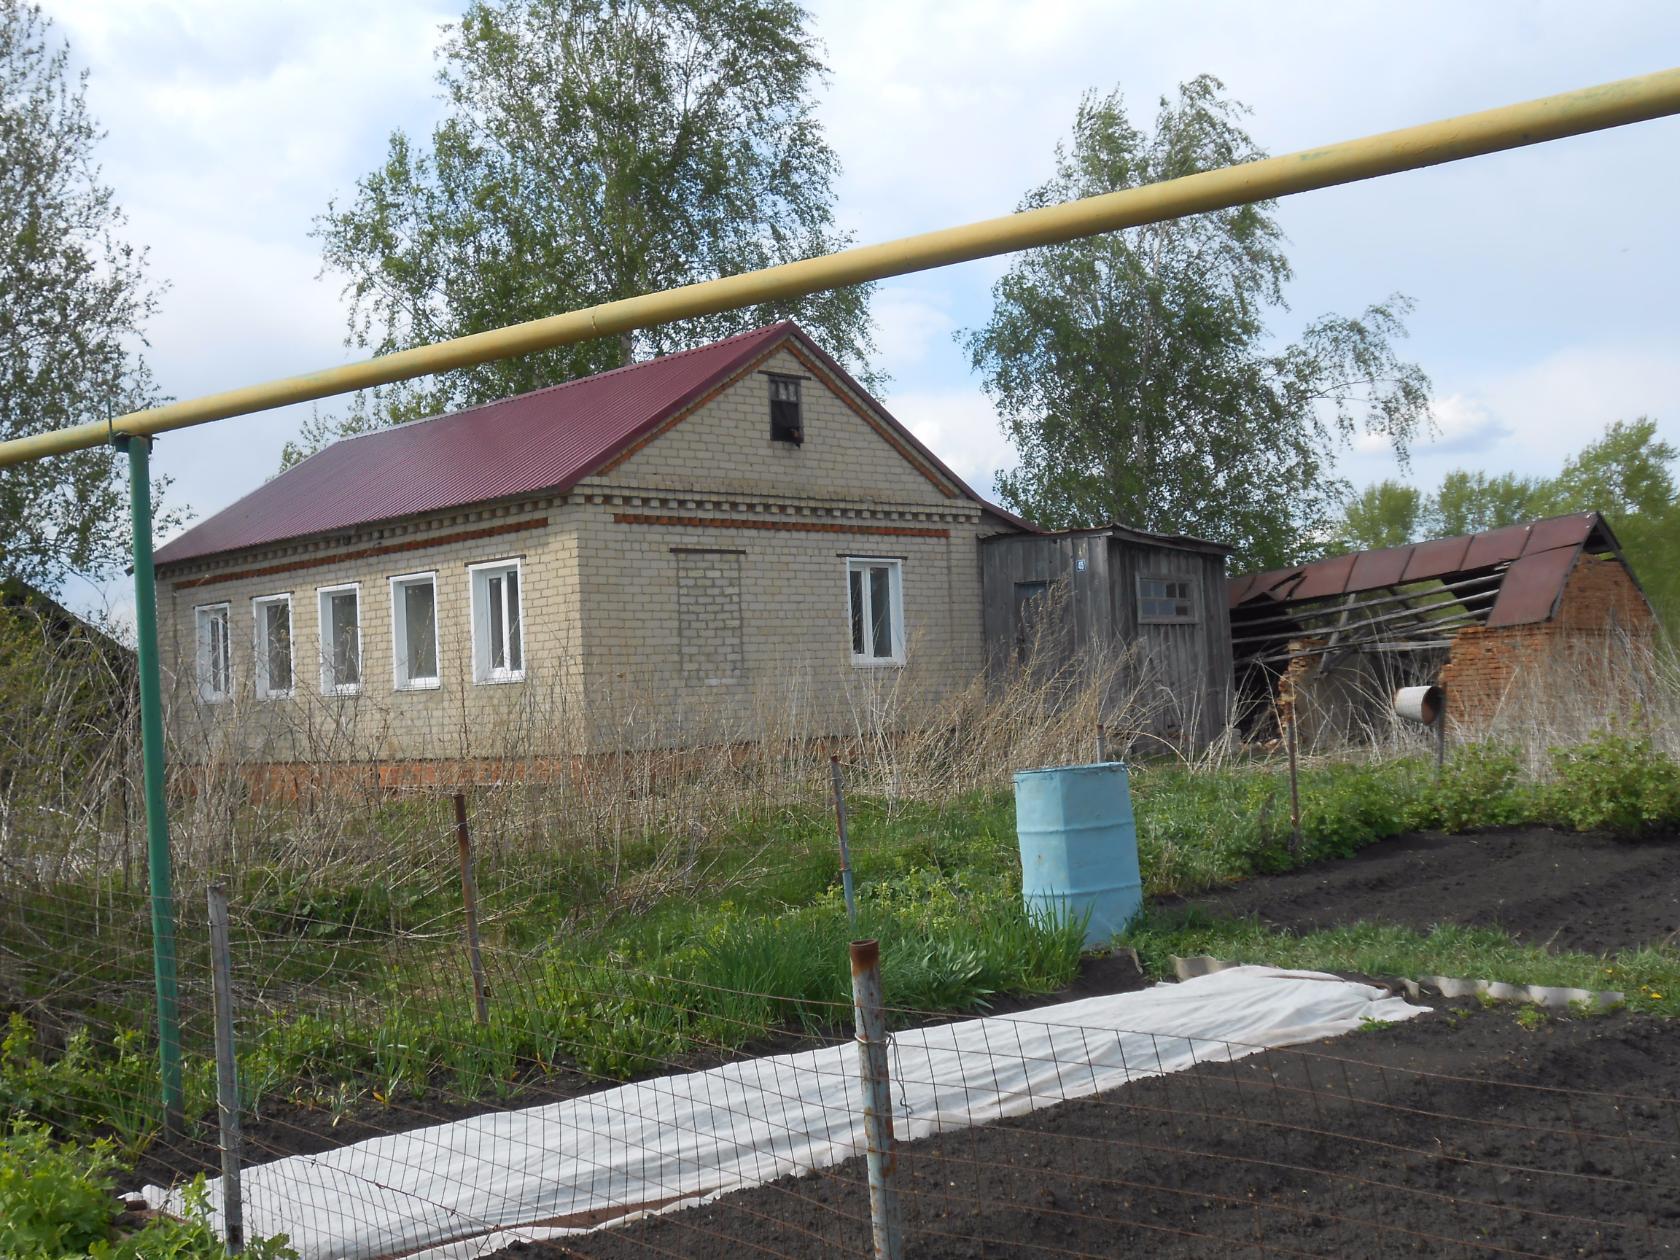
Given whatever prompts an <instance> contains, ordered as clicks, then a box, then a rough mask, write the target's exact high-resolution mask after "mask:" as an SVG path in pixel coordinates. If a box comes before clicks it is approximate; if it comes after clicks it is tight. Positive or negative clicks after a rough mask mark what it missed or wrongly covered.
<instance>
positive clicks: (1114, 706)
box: [980, 525, 1231, 749]
mask: <svg viewBox="0 0 1680 1260" xmlns="http://www.w3.org/2000/svg"><path fill="white" fill-rule="evenodd" d="M1230 553H1231V549H1230V548H1229V547H1226V546H1223V545H1221V544H1219V543H1212V542H1206V541H1204V540H1202V539H1199V538H1185V537H1181V536H1176V535H1163V534H1150V533H1145V532H1144V531H1142V530H1138V529H1130V528H1128V527H1126V526H1124V525H1107V526H1104V527H1102V528H1100V529H1081V530H1064V531H1061V532H1056V533H1037V534H1003V535H998V536H996V537H992V538H988V539H986V540H985V541H984V542H983V543H982V544H981V550H980V555H981V566H980V567H981V591H982V599H983V601H984V614H983V615H984V622H985V634H986V651H987V663H988V668H989V670H990V671H991V672H992V674H993V676H994V677H1005V676H1008V675H1009V674H1010V673H1011V672H1014V671H1020V670H1030V671H1031V672H1033V673H1034V674H1037V675H1039V676H1041V677H1042V676H1046V675H1050V674H1054V673H1061V672H1067V673H1069V674H1071V675H1074V676H1078V675H1081V674H1084V675H1086V676H1088V674H1089V671H1091V670H1093V669H1098V668H1104V669H1112V670H1114V672H1115V680H1114V685H1113V686H1112V687H1111V689H1110V695H1109V698H1108V704H1109V706H1110V707H1111V710H1112V716H1113V720H1114V721H1115V722H1116V723H1118V724H1119V725H1121V726H1122V727H1129V728H1130V729H1132V730H1133V731H1134V732H1135V733H1136V734H1138V735H1142V736H1146V737H1153V738H1154V739H1158V740H1161V741H1163V742H1166V743H1170V744H1172V745H1173V746H1175V747H1183V748H1188V749H1200V748H1203V747H1206V746H1207V745H1208V744H1209V743H1210V742H1212V741H1213V740H1214V739H1216V738H1218V736H1219V734H1220V733H1221V732H1222V731H1223V730H1224V729H1225V726H1226V723H1227V721H1228V712H1229V709H1230V702H1231V623H1230V613H1229V607H1228V602H1227V600H1226V597H1225V558H1226V556H1228V555H1229V554H1230Z"/></svg>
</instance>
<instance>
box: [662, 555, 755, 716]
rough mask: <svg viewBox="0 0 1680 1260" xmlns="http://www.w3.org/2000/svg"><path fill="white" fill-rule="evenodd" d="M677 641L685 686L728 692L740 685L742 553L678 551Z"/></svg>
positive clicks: (742, 661) (742, 663) (742, 665)
mask: <svg viewBox="0 0 1680 1260" xmlns="http://www.w3.org/2000/svg"><path fill="white" fill-rule="evenodd" d="M676 555H677V641H678V643H679V644H680V646H681V649H682V671H683V682H684V683H686V684H687V685H688V686H691V687H726V686H730V685H732V684H734V683H738V682H740V681H741V675H742V673H743V671H744V669H745V665H746V652H745V649H744V647H743V645H742V636H741V553H740V552H738V551H700V550H692V551H691V550H687V549H684V550H682V551H678V552H677V553H676Z"/></svg>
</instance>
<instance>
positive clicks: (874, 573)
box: [846, 556, 904, 665]
mask: <svg viewBox="0 0 1680 1260" xmlns="http://www.w3.org/2000/svg"><path fill="white" fill-rule="evenodd" d="M846 594H847V603H848V605H849V611H850V615H851V622H852V662H853V664H856V665H900V664H903V662H904V564H903V562H902V561H900V560H880V559H875V558H872V557H864V556H852V557H849V558H848V559H847V561H846Z"/></svg>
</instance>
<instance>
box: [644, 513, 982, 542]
mask: <svg viewBox="0 0 1680 1260" xmlns="http://www.w3.org/2000/svg"><path fill="white" fill-rule="evenodd" d="M613 524H615V525H675V526H681V527H683V528H689V529H768V530H772V531H777V532H785V533H798V534H871V535H875V536H878V537H883V538H949V537H950V536H951V531H950V530H948V529H923V528H918V527H916V526H913V525H844V524H839V523H836V522H830V521H743V520H735V519H732V518H730V517H727V516H650V515H648V514H646V513H642V512H614V513H613Z"/></svg>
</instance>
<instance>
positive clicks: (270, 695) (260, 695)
mask: <svg viewBox="0 0 1680 1260" xmlns="http://www.w3.org/2000/svg"><path fill="white" fill-rule="evenodd" d="M296 696H297V692H295V691H259V692H257V699H258V700H259V701H260V702H262V703H264V704H266V703H268V701H270V700H291V699H294V698H295V697H296Z"/></svg>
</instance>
